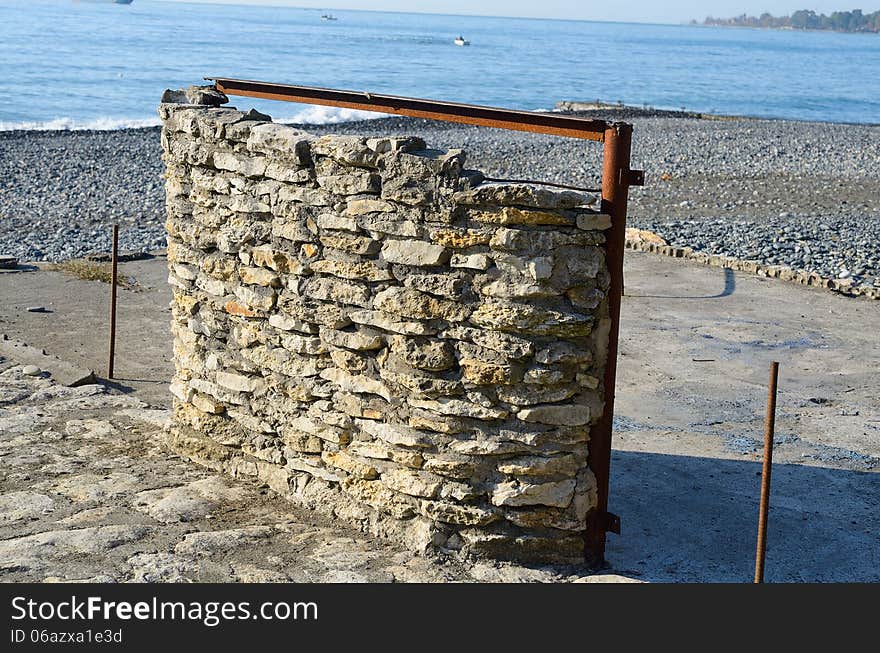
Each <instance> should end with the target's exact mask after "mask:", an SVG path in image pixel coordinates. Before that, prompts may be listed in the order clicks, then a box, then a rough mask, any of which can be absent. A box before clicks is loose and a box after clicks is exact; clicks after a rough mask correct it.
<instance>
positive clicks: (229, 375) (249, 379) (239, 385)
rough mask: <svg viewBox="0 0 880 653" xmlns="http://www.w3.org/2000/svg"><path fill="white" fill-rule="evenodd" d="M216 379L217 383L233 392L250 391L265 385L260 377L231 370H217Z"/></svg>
mask: <svg viewBox="0 0 880 653" xmlns="http://www.w3.org/2000/svg"><path fill="white" fill-rule="evenodd" d="M216 381H217V384H218V385H221V386H223V387H224V388H228V389H229V390H233V391H235V392H247V393H251V392H255V391H257V390H259V389H260V388H261V387H263V386H265V382H264V381H263V379H262V378H260V377H256V376H248V375H246V374H235V373H233V372H223V371H218V372H217V375H216Z"/></svg>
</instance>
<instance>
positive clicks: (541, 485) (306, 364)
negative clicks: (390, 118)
mask: <svg viewBox="0 0 880 653" xmlns="http://www.w3.org/2000/svg"><path fill="white" fill-rule="evenodd" d="M193 94H194V92H193V91H190V92H189V93H188V94H184V93H183V92H177V93H171V92H169V93H167V94H166V97H165V98H163V100H165V101H163V104H162V105H161V106H160V115H161V117H162V119H163V122H164V127H163V131H162V146H163V149H164V160H165V162H166V166H167V181H166V189H167V211H168V217H167V231H168V262H169V272H170V274H169V282H170V283H171V285H172V286H173V290H174V301H173V304H172V315H173V321H172V331H173V336H174V359H175V364H176V374H175V377H174V380H173V382H172V384H171V391H172V392H173V394H174V396H175V401H174V417H173V422H172V426H171V429H170V433H169V441H170V443H171V445H172V446H173V447H174V448H175V449H176V450H177V451H179V452H181V453H182V454H184V455H186V456H188V457H190V458H192V459H194V460H196V461H199V462H201V463H202V464H205V465H208V466H210V467H213V468H215V469H218V470H223V471H225V472H228V473H230V474H232V475H234V476H255V477H258V478H259V479H261V480H262V481H263V482H265V483H266V484H268V485H269V486H270V487H272V488H273V489H274V490H276V491H278V492H279V493H281V494H283V495H284V496H286V497H289V498H291V499H293V500H294V501H296V502H297V503H299V504H301V505H304V506H306V507H309V508H311V509H314V510H319V511H321V512H323V513H329V514H332V515H334V516H338V517H340V518H342V519H344V520H346V521H348V522H351V523H354V524H356V525H359V526H361V527H363V528H364V529H366V530H368V531H370V532H373V533H376V534H380V535H383V536H385V537H389V538H392V539H394V540H397V541H400V542H403V543H405V544H407V545H408V546H410V547H412V548H413V549H417V550H419V551H430V550H456V551H461V552H462V553H464V554H466V555H472V556H485V557H494V558H502V559H516V560H541V561H565V562H571V561H579V560H581V559H582V555H583V551H582V549H583V539H582V531H583V529H584V525H585V520H586V516H587V513H588V512H589V511H590V510H591V509H593V508H594V507H595V505H596V494H595V478H594V477H593V475H592V472H591V471H590V470H589V468H588V467H587V453H588V446H589V438H590V428H591V427H592V426H593V425H594V424H595V423H596V422H597V421H598V419H599V417H600V415H601V413H602V409H603V404H602V386H601V379H602V376H603V369H604V364H605V351H606V345H607V335H608V328H609V321H608V319H607V302H606V292H607V288H608V272H607V269H606V264H605V256H604V250H603V243H604V233H603V232H604V230H605V229H607V228H608V227H609V219H608V217H607V216H605V215H602V214H600V213H599V212H597V211H596V210H595V209H594V208H592V207H593V206H594V205H595V202H596V198H595V197H594V196H592V195H588V194H582V193H577V192H570V191H568V192H556V191H549V190H546V189H543V188H539V187H535V186H529V185H521V184H487V183H481V181H482V175H481V174H480V173H478V172H474V171H468V170H466V169H465V168H464V161H465V155H464V153H463V152H462V151H460V150H433V149H428V148H427V146H426V144H425V143H424V142H423V141H422V140H420V139H418V138H412V137H407V138H403V137H394V138H359V137H353V136H323V137H320V138H316V137H313V136H310V135H309V134H306V133H304V132H301V131H298V130H296V129H293V128H290V127H286V126H282V125H278V124H275V123H272V122H271V121H270V119H269V118H268V117H267V116H263V115H260V114H257V113H255V112H253V111H251V112H247V113H245V112H242V111H237V110H234V109H228V108H220V107H218V106H213V105H214V104H216V103H217V102H218V101H219V100H222V99H225V98H218V97H216V96H215V95H212V94H211V93H210V91H207V90H200V91H199V92H198V93H195V96H196V97H195V101H199V102H206V104H188V103H187V102H192V101H194V98H193Z"/></svg>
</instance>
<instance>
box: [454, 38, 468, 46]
mask: <svg viewBox="0 0 880 653" xmlns="http://www.w3.org/2000/svg"><path fill="white" fill-rule="evenodd" d="M453 43H455V45H470V44H471V42H470V41H468V40H467V39H466V38H464V37H463V36H459V37H458V38H456V39H455V40H454V41H453Z"/></svg>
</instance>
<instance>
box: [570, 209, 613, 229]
mask: <svg viewBox="0 0 880 653" xmlns="http://www.w3.org/2000/svg"><path fill="white" fill-rule="evenodd" d="M577 227H578V229H583V230H584V231H604V230H605V229H610V228H611V216H610V215H607V214H605V213H579V214H578V216H577Z"/></svg>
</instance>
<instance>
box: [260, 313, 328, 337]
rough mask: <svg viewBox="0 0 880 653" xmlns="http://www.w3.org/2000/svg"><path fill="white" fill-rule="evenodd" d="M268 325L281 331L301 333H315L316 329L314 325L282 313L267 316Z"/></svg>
mask: <svg viewBox="0 0 880 653" xmlns="http://www.w3.org/2000/svg"><path fill="white" fill-rule="evenodd" d="M269 325H270V326H273V327H275V328H276V329H281V330H282V331H300V332H302V333H317V332H318V327H317V326H316V325H314V324H309V323H308V322H304V321H303V320H300V319H299V318H295V317H293V316H290V315H284V314H283V313H273V314H272V315H270V316H269Z"/></svg>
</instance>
